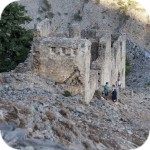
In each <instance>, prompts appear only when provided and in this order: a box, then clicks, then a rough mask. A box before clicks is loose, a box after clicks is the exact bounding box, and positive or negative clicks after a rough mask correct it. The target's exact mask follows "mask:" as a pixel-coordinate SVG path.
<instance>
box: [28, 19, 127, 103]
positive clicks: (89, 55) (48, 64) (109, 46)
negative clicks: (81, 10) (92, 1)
mask: <svg viewBox="0 0 150 150" xmlns="http://www.w3.org/2000/svg"><path fill="white" fill-rule="evenodd" d="M52 32H53V31H52V30H51V28H50V22H49V20H48V19H46V20H44V21H43V22H41V23H40V24H38V25H37V29H36V33H38V34H37V36H36V38H35V42H34V43H33V50H32V53H31V56H30V57H31V58H32V60H31V62H32V63H30V64H31V66H32V67H31V68H32V70H33V71H35V72H37V73H38V74H39V75H41V76H44V77H46V78H51V79H52V80H54V81H55V82H56V83H58V84H63V86H64V87H65V88H66V89H67V90H68V91H70V92H72V93H75V94H79V95H80V96H81V99H82V100H84V101H85V102H90V100H91V99H92V97H93V95H94V93H95V90H96V89H99V87H100V86H102V85H104V84H105V83H106V82H109V85H110V86H111V85H112V84H116V82H117V80H118V78H119V79H120V80H122V83H123V84H122V87H125V55H126V36H125V35H124V34H123V35H117V36H116V35H112V34H111V32H107V31H106V32H104V30H103V31H100V30H90V31H84V32H83V31H81V30H80V26H79V24H76V23H74V24H72V25H70V28H69V30H68V32H69V34H68V35H69V36H68V37H62V36H60V37H56V36H53V37H52V36H51V35H52ZM90 34H91V36H90ZM55 35H58V33H55ZM86 36H87V37H86ZM83 37H84V39H83ZM86 38H87V39H86ZM93 55H95V56H94V57H95V58H94V59H93ZM118 75H119V76H118Z"/></svg>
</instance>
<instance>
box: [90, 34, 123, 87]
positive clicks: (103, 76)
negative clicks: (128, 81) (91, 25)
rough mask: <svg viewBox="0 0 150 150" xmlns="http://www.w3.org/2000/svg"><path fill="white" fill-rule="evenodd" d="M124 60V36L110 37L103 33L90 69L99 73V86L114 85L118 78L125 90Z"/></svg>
mask: <svg viewBox="0 0 150 150" xmlns="http://www.w3.org/2000/svg"><path fill="white" fill-rule="evenodd" d="M112 37H115V38H112ZM125 59H126V35H125V34H122V35H115V36H114V35H113V36H112V35H111V34H110V33H107V34H106V33H105V36H102V37H101V38H100V39H99V47H98V56H97V59H96V60H94V61H93V62H91V68H92V69H94V70H97V71H98V73H99V77H98V78H99V86H103V85H104V84H105V83H106V82H109V85H110V86H111V85H113V84H114V85H116V81H117V80H118V77H119V78H120V80H121V81H122V87H123V88H125Z"/></svg>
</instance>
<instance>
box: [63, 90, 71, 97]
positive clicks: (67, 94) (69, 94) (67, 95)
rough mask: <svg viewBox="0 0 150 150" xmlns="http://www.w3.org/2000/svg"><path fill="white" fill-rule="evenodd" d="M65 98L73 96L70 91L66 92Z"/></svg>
mask: <svg viewBox="0 0 150 150" xmlns="http://www.w3.org/2000/svg"><path fill="white" fill-rule="evenodd" d="M63 96H65V97H69V96H72V94H71V93H70V92H69V91H64V93H63Z"/></svg>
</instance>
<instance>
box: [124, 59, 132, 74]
mask: <svg viewBox="0 0 150 150" xmlns="http://www.w3.org/2000/svg"><path fill="white" fill-rule="evenodd" d="M131 71H132V66H131V64H130V60H129V59H128V58H126V68H125V73H126V76H127V75H129V74H130V73H131Z"/></svg>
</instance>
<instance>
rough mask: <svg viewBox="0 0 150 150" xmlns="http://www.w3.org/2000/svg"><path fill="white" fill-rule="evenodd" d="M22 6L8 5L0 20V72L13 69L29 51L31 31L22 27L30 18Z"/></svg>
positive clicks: (31, 38) (31, 37)
mask: <svg viewBox="0 0 150 150" xmlns="http://www.w3.org/2000/svg"><path fill="white" fill-rule="evenodd" d="M26 12H27V11H26V10H25V7H24V6H21V5H19V4H18V3H17V2H14V3H11V4H9V5H8V6H7V7H6V8H5V9H4V11H3V13H2V17H1V20H0V72H4V71H10V70H12V69H14V68H15V67H16V66H17V65H18V64H19V63H20V62H23V61H24V60H25V59H26V58H27V55H28V53H29V51H30V47H31V41H32V40H33V31H32V30H31V29H26V28H25V27H24V24H25V23H29V22H30V21H31V18H30V17H29V16H26V15H25V13H26Z"/></svg>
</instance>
